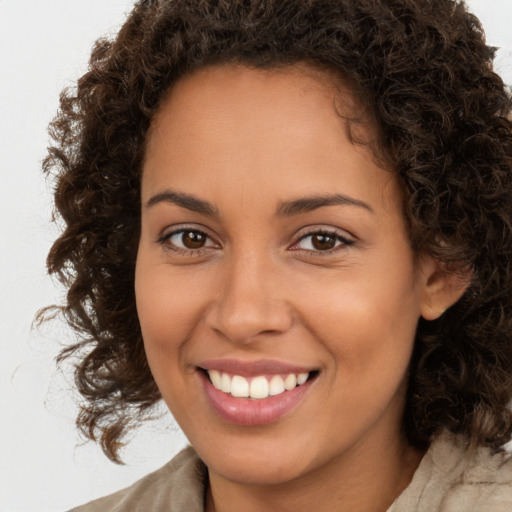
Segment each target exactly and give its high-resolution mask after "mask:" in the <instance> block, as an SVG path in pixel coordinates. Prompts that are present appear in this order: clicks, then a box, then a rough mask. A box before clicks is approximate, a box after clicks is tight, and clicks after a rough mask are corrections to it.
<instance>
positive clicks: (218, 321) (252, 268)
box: [206, 253, 293, 344]
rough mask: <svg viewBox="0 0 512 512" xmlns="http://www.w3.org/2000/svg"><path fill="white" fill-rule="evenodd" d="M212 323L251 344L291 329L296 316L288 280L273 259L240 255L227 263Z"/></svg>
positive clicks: (209, 318)
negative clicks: (287, 288)
mask: <svg viewBox="0 0 512 512" xmlns="http://www.w3.org/2000/svg"><path fill="white" fill-rule="evenodd" d="M218 282H219V283H220V284H219V293H218V295H217V296H216V299H215V300H214V302H213V304H212V306H211V308H210V309H209V311H208V313H207V315H206V321H207V324H208V326H209V327H210V328H211V329H213V330H215V331H216V332H217V333H220V334H221V335H222V336H223V337H225V338H227V339H229V340H230V341H232V342H235V343H239V344H240V343H241V344H246V343H251V342H254V341H255V340H256V339H262V337H265V335H266V336H267V337H268V336H276V335H278V334H282V333H284V332H286V331H287V330H288V329H290V327H291V325H292V322H293V315H292V311H291V307H290V305H289V301H288V296H287V293H286V279H285V277H284V275H283V272H280V271H279V268H278V265H276V264H275V263H272V262H271V261H270V258H267V259H265V258H263V257H261V255H257V254H252V255H250V254H247V253H246V254H245V255H244V254H240V255H238V256H237V257H233V259H232V260H230V261H226V262H224V267H223V271H221V272H219V275H218Z"/></svg>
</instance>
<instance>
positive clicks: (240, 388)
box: [208, 370, 309, 400]
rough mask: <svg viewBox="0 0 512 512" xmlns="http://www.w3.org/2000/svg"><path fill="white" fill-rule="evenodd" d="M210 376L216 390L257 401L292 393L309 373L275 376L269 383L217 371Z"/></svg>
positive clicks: (304, 380)
mask: <svg viewBox="0 0 512 512" xmlns="http://www.w3.org/2000/svg"><path fill="white" fill-rule="evenodd" d="M208 375H209V376H210V380H211V381H212V384H213V386H214V387H215V388H216V389H219V390H221V391H223V392H224V393H229V394H231V395H232V396H234V397H236V398H253V399H256V400H261V399H264V398H267V397H268V396H275V395H280V394H281V393H284V392H285V391H291V390H292V389H294V388H295V387H296V386H301V385H302V384H304V383H305V382H306V381H307V380H308V377H309V373H299V374H298V375H295V374H294V373H290V374H289V375H287V376H286V378H285V379H283V378H282V377H281V376H280V375H274V376H273V377H272V378H271V379H270V382H269V381H268V380H267V378H266V377H264V376H259V377H253V378H252V379H249V380H247V379H246V378H245V377H241V376H240V375H233V376H230V375H229V374H227V373H220V372H219V371H217V370H208Z"/></svg>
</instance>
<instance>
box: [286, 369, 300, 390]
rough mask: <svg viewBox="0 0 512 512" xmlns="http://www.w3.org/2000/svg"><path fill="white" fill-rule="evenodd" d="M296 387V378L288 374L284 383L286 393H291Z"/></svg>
mask: <svg viewBox="0 0 512 512" xmlns="http://www.w3.org/2000/svg"><path fill="white" fill-rule="evenodd" d="M296 385H297V377H295V375H293V373H290V375H288V377H286V379H285V381H284V389H286V391H291V390H292V389H293V388H294V387H295V386H296Z"/></svg>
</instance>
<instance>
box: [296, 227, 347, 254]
mask: <svg viewBox="0 0 512 512" xmlns="http://www.w3.org/2000/svg"><path fill="white" fill-rule="evenodd" d="M353 243H354V241H353V240H350V239H349V238H347V237H345V236H342V235H341V234H340V233H338V232H336V231H315V232H313V233H308V234H306V235H304V236H302V237H301V238H300V239H299V241H298V242H297V243H296V244H295V245H294V246H293V247H292V249H293V250H303V251H312V252H323V253H330V252H332V251H336V250H338V248H339V249H342V248H344V247H346V246H349V245H352V244H353Z"/></svg>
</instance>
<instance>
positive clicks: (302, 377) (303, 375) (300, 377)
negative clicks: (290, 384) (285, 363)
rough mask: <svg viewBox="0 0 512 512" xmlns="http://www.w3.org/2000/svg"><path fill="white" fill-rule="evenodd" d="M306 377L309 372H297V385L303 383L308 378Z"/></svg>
mask: <svg viewBox="0 0 512 512" xmlns="http://www.w3.org/2000/svg"><path fill="white" fill-rule="evenodd" d="M308 377H309V373H299V375H297V386H301V385H302V384H304V382H306V381H307V380H308Z"/></svg>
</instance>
